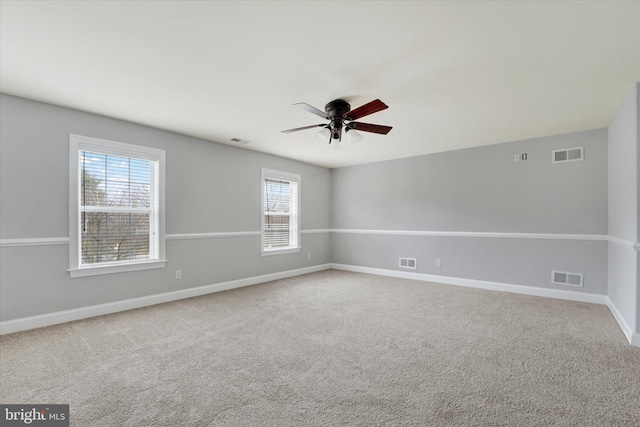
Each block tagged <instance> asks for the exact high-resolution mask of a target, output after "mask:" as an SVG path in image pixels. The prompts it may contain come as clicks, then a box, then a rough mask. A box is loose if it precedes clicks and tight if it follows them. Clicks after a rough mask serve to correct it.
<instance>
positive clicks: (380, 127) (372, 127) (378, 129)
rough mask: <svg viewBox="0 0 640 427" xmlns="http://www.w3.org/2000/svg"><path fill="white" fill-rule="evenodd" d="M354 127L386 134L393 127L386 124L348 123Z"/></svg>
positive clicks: (363, 130)
mask: <svg viewBox="0 0 640 427" xmlns="http://www.w3.org/2000/svg"><path fill="white" fill-rule="evenodd" d="M348 126H349V127H350V128H352V129H356V130H361V131H362V132H373V133H381V134H383V135H386V134H388V133H389V131H390V130H391V129H393V127H391V126H384V125H372V124H369V123H360V122H351V123H349V125H348Z"/></svg>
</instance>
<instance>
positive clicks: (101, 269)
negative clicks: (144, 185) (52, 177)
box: [68, 134, 167, 278]
mask: <svg viewBox="0 0 640 427" xmlns="http://www.w3.org/2000/svg"><path fill="white" fill-rule="evenodd" d="M81 151H93V152H96V153H102V154H107V155H115V156H123V157H130V158H136V159H143V160H150V161H155V162H157V165H158V194H157V198H158V203H157V209H158V213H157V224H155V225H153V224H152V225H151V227H150V232H151V233H154V230H155V234H156V239H155V240H154V241H153V242H152V245H155V248H154V251H153V252H155V257H154V258H153V259H148V260H134V261H131V260H126V261H120V262H113V263H101V264H96V265H82V264H81V262H80V261H81V253H80V252H81V250H82V243H81V241H80V240H81V238H82V233H81V231H80V226H81V224H80V219H81V217H82V216H81V214H80V209H81V206H80V204H81V198H80V182H81V179H80V174H81V167H80V152H81ZM152 221H153V220H152ZM165 254H166V252H165V151H164V150H160V149H156V148H150V147H142V146H139V145H132V144H125V143H122V142H115V141H108V140H105V139H98V138H92V137H88V136H82V135H74V134H70V135H69V270H68V271H69V275H70V276H71V277H72V278H75V277H85V276H94V275H99V274H111V273H121V272H125V271H138V270H150V269H154V268H163V267H164V266H165V264H166V262H167V260H166V259H165Z"/></svg>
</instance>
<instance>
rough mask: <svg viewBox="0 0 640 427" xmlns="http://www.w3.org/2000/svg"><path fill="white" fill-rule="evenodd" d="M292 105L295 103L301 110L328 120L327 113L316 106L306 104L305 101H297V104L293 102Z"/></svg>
mask: <svg viewBox="0 0 640 427" xmlns="http://www.w3.org/2000/svg"><path fill="white" fill-rule="evenodd" d="M293 105H297V106H298V107H300V108H302V109H303V110H307V111H308V112H310V113H313V114H315V115H316V116H320V117H322V118H323V119H327V120H330V119H331V117H329V115H328V114H327V113H325V112H324V111H322V110H318V109H317V108H316V107H314V106H312V105H309V104H307V103H306V102H298V103H297V104H293Z"/></svg>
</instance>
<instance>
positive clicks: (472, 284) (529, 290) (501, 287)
mask: <svg viewBox="0 0 640 427" xmlns="http://www.w3.org/2000/svg"><path fill="white" fill-rule="evenodd" d="M331 268H333V269H336V270H345V271H353V272H357V273H368V274H376V275H379V276H390V277H399V278H402V279H413V280H421V281H423V282H435V283H444V284H447V285H456V286H466V287H468V288H479V289H488V290H491V291H501V292H512V293H516V294H524V295H533V296H539V297H547V298H556V299H564V300H570V301H579V302H588V303H593V304H607V301H608V300H609V298H607V296H606V295H596V294H586V293H583V292H575V291H565V290H562V289H547V288H536V287H535V286H525V285H512V284H509V283H501V282H489V281H486V280H475V279H464V278H461V277H449V276H437V275H435V274H425V273H412V272H408V271H397V270H386V269H382V268H372V267H361V266H357V265H345V264H331Z"/></svg>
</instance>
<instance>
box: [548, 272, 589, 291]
mask: <svg viewBox="0 0 640 427" xmlns="http://www.w3.org/2000/svg"><path fill="white" fill-rule="evenodd" d="M583 281H584V275H582V274H580V273H567V272H566V271H555V270H553V271H551V283H553V284H555V285H565V286H576V287H578V288H581V287H582V283H583Z"/></svg>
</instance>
